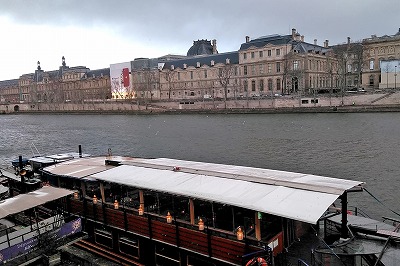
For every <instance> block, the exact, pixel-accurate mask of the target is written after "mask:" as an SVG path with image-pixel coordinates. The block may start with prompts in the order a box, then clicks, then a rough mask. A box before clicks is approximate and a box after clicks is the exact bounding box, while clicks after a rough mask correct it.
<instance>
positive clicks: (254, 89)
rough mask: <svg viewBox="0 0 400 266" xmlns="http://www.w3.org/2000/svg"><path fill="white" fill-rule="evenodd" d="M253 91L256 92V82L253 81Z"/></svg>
mask: <svg viewBox="0 0 400 266" xmlns="http://www.w3.org/2000/svg"><path fill="white" fill-rule="evenodd" d="M251 91H256V81H255V80H252V81H251Z"/></svg>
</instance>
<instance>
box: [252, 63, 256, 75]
mask: <svg viewBox="0 0 400 266" xmlns="http://www.w3.org/2000/svg"><path fill="white" fill-rule="evenodd" d="M251 74H252V75H255V74H256V66H255V65H252V66H251Z"/></svg>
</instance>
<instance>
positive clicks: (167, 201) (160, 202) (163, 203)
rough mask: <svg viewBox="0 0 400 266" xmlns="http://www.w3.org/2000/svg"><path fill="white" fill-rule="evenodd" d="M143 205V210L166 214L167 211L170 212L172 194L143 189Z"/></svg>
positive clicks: (171, 210)
mask: <svg viewBox="0 0 400 266" xmlns="http://www.w3.org/2000/svg"><path fill="white" fill-rule="evenodd" d="M144 206H145V210H146V211H148V212H153V213H157V214H161V215H166V214H167V212H170V213H171V214H172V212H173V204H172V196H171V195H167V194H164V193H157V192H153V191H145V192H144Z"/></svg>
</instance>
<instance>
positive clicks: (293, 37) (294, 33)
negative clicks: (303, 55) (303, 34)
mask: <svg viewBox="0 0 400 266" xmlns="http://www.w3.org/2000/svg"><path fill="white" fill-rule="evenodd" d="M295 38H296V29H292V40H294V39H295Z"/></svg>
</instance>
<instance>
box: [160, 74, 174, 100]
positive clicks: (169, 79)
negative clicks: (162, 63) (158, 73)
mask: <svg viewBox="0 0 400 266" xmlns="http://www.w3.org/2000/svg"><path fill="white" fill-rule="evenodd" d="M163 73H164V76H165V80H166V81H167V85H168V99H171V93H172V84H173V82H174V78H175V75H176V71H174V70H173V69H170V68H167V69H165V70H164V71H163Z"/></svg>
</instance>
